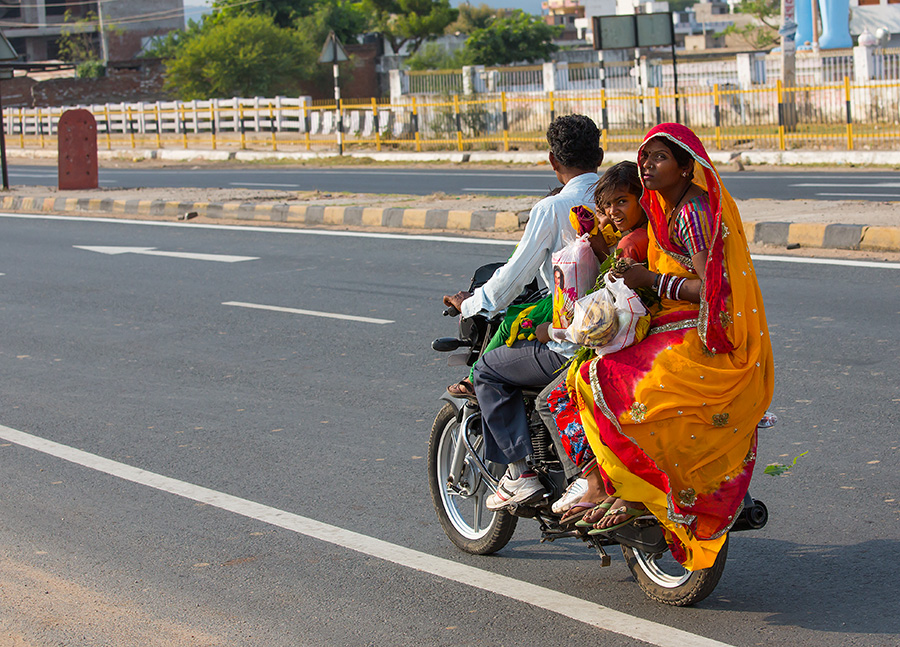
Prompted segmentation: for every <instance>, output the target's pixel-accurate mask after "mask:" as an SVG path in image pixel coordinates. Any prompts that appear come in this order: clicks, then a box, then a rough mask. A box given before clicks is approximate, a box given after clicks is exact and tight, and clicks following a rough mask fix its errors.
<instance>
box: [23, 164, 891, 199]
mask: <svg viewBox="0 0 900 647" xmlns="http://www.w3.org/2000/svg"><path fill="white" fill-rule="evenodd" d="M722 177H723V179H724V180H725V184H726V186H727V187H728V190H729V191H730V192H731V194H732V196H734V197H735V198H736V199H739V200H746V199H750V198H771V199H776V200H791V199H797V198H809V199H814V200H874V201H891V200H900V176H898V174H897V173H896V172H894V171H863V172H852V173H844V172H838V171H835V172H827V171H825V172H823V171H812V172H802V171H787V172H769V171H759V172H756V171H746V172H743V173H737V172H722ZM9 179H10V183H11V184H12V185H38V186H55V185H56V183H57V177H56V169H55V168H54V167H48V166H20V165H11V166H10V170H9ZM557 184H558V182H557V181H556V177H555V176H554V174H553V173H552V172H551V171H550V170H549V169H537V170H530V169H511V170H492V169H480V168H479V167H477V166H471V167H467V168H459V167H450V166H448V167H447V168H442V169H416V168H410V167H396V166H391V167H381V168H378V167H367V168H333V167H329V168H308V167H294V168H289V167H278V168H258V167H257V168H247V167H244V168H187V167H185V168H164V169H156V168H129V169H112V168H105V169H100V185H101V186H103V187H107V188H137V187H153V188H160V187H162V188H166V187H171V188H179V187H197V188H212V187H215V188H248V189H283V190H285V191H316V190H318V191H324V192H326V193H327V192H339V191H352V192H354V193H393V194H409V195H429V194H432V193H437V192H443V193H446V194H449V195H466V194H487V195H497V196H509V195H535V196H539V195H543V194H545V193H547V192H548V191H549V190H550V189H551V188H553V187H554V186H556V185H557Z"/></svg>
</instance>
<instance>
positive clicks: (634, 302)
mask: <svg viewBox="0 0 900 647" xmlns="http://www.w3.org/2000/svg"><path fill="white" fill-rule="evenodd" d="M649 322H650V317H649V314H648V312H647V308H646V307H645V306H644V304H643V303H641V300H640V298H639V297H638V295H637V293H636V292H635V291H634V290H632V289H631V288H629V287H628V286H627V285H625V281H623V280H621V279H614V278H613V276H612V274H607V275H606V277H605V285H604V286H603V287H602V288H600V289H599V290H597V291H596V292H591V293H590V294H588V295H587V296H585V297H583V298H581V299H579V300H578V301H577V302H576V304H575V308H574V316H573V320H572V323H571V325H570V326H569V327H568V328H567V330H566V338H567V339H569V341H573V342H575V343H576V344H580V345H581V346H586V347H588V348H593V349H594V351H595V352H596V354H597V355H598V356H602V355H608V354H609V353H615V352H616V351H619V350H622V349H623V348H626V347H628V346H631V345H632V344H633V343H635V342H636V341H640V340H641V339H643V338H644V337H645V336H646V335H647V331H648V329H649Z"/></svg>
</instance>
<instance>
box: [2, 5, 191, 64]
mask: <svg viewBox="0 0 900 647" xmlns="http://www.w3.org/2000/svg"><path fill="white" fill-rule="evenodd" d="M67 15H68V22H67V21H66V17H67ZM101 26H102V29H101ZM0 29H2V30H3V34H4V35H5V36H6V37H7V38H8V39H9V41H10V43H12V46H13V47H15V48H16V51H17V52H18V53H19V55H21V56H22V57H23V58H24V60H25V61H26V62H33V61H45V60H50V59H56V58H58V55H59V37H60V36H61V35H62V34H64V33H67V32H68V33H76V32H84V33H87V34H90V38H91V39H92V40H93V41H94V43H95V45H96V47H97V51H101V52H102V49H103V45H105V46H106V49H107V50H108V53H107V59H108V60H109V61H111V62H116V61H129V60H132V59H133V58H135V57H136V56H137V55H138V54H139V53H140V51H141V50H142V49H143V47H144V45H145V44H146V43H147V42H148V40H149V39H151V38H153V37H155V36H160V35H162V34H165V33H167V32H169V31H172V30H173V29H184V3H183V2H182V0H103V1H102V2H85V1H84V0H3V2H2V3H0Z"/></svg>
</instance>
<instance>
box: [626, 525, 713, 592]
mask: <svg viewBox="0 0 900 647" xmlns="http://www.w3.org/2000/svg"><path fill="white" fill-rule="evenodd" d="M622 554H623V555H624V556H625V563H626V564H627V565H628V569H629V570H630V571H631V574H632V575H633V576H634V579H635V580H636V581H637V583H638V586H640V587H641V589H642V590H643V591H644V593H645V594H646V595H647V597H649V598H650V599H652V600H656V601H657V602H662V603H663V604H670V605H672V606H676V607H687V606H691V605H692V604H696V603H697V602H700V601H701V600H703V599H704V598H706V597H707V596H708V595H709V594H710V593H712V592H713V589H715V588H716V585H717V584H718V583H719V579H720V578H721V577H722V573H723V572H724V570H725V560H726V559H727V558H728V538H727V537H726V538H725V543H724V544H723V545H722V549H721V550H720V551H719V554H718V555H717V556H716V561H715V563H713V565H712V566H710V567H709V568H705V569H703V570H700V571H688V570H686V569H685V568H684V567H683V566H682V565H681V564H679V563H678V562H677V561H675V559H674V558H673V557H672V556H671V554H670V553H669V552H668V551H667V552H665V553H663V554H650V553H645V552H643V551H640V550H637V549H635V548H630V547H628V546H622Z"/></svg>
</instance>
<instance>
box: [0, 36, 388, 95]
mask: <svg viewBox="0 0 900 647" xmlns="http://www.w3.org/2000/svg"><path fill="white" fill-rule="evenodd" d="M345 48H346V50H347V53H348V54H350V55H351V56H352V57H353V62H352V64H350V65H347V64H345V65H343V66H342V68H341V97H342V98H344V99H368V98H369V97H378V96H380V95H381V93H380V92H379V89H378V75H377V72H376V71H375V65H376V62H377V59H378V48H377V47H376V46H375V45H346V46H345ZM322 67H323V68H325V67H327V68H328V72H329V76H328V80H327V81H326V82H324V83H323V85H322V86H318V87H317V86H312V85H310V86H308V87H304V88H303V89H302V90H301V92H300V94H307V95H310V96H312V97H313V98H314V99H330V98H333V97H334V89H333V85H332V83H331V77H330V72H331V66H330V65H328V66H325V65H323V66H322ZM164 78H165V67H164V66H163V64H162V61H159V60H149V59H140V60H137V61H130V62H129V63H118V64H117V63H111V64H110V66H109V68H108V70H107V75H106V76H105V77H103V78H101V79H73V78H66V79H50V80H47V81H35V80H33V79H31V78H29V77H16V78H15V79H12V80H9V81H3V82H2V85H0V92H2V97H3V105H4V106H5V107H26V108H35V107H41V108H44V107H51V106H54V107H55V106H72V105H90V104H102V103H119V102H122V101H125V102H137V101H164V100H169V99H172V98H173V97H172V96H171V95H169V94H168V93H166V92H165V91H164V90H163V81H164Z"/></svg>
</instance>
